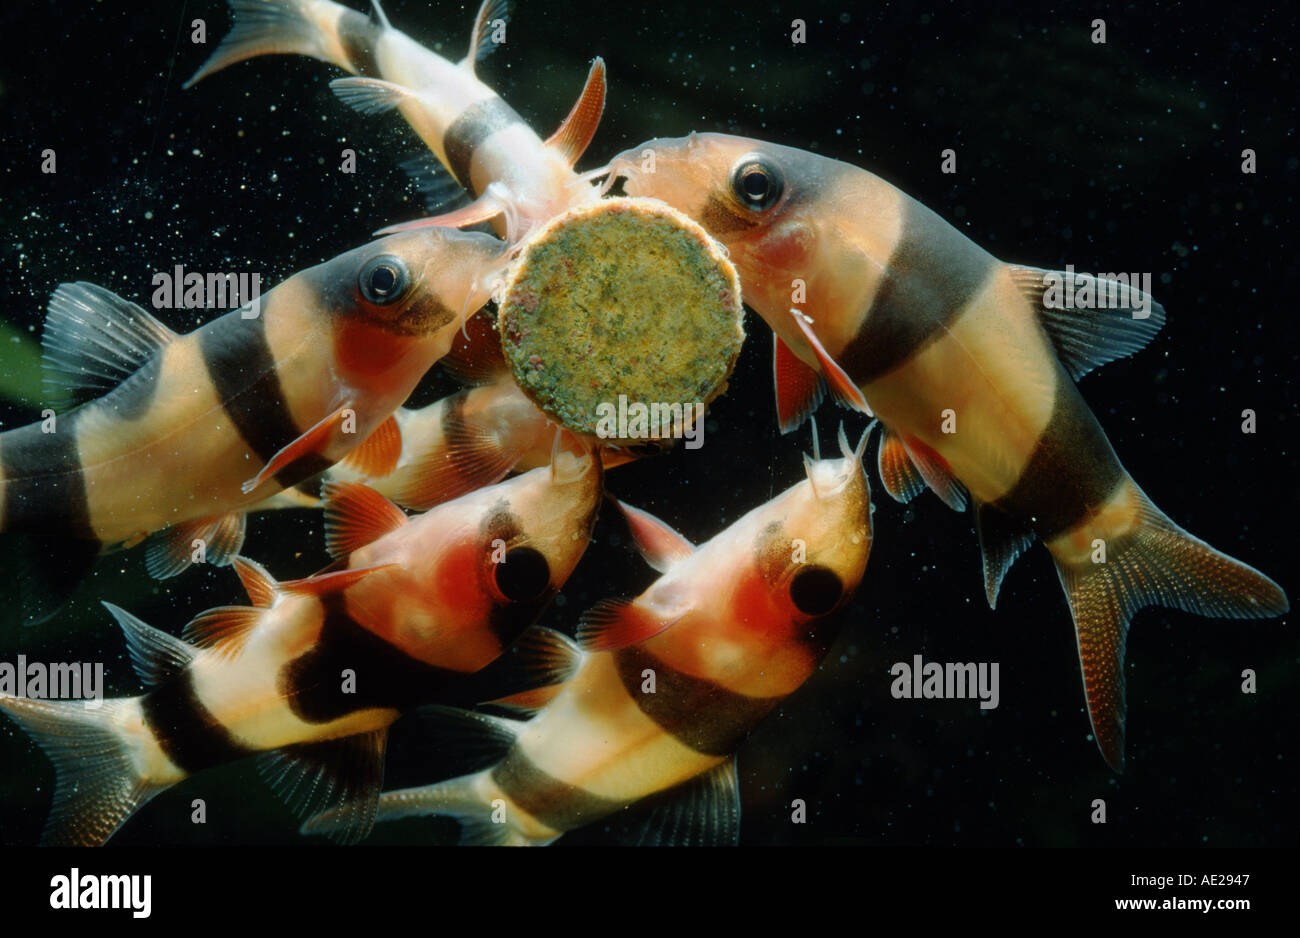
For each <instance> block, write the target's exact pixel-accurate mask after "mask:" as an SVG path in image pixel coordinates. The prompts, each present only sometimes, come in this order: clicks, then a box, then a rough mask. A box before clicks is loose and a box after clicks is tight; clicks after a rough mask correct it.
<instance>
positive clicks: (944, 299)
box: [838, 196, 999, 385]
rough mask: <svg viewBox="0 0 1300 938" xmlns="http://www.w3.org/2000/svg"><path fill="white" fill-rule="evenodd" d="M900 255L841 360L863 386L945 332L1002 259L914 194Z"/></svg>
mask: <svg viewBox="0 0 1300 938" xmlns="http://www.w3.org/2000/svg"><path fill="white" fill-rule="evenodd" d="M902 211H903V223H902V230H901V232H900V236H899V240H898V243H897V244H896V245H895V246H894V253H893V254H892V255H891V257H890V258H889V264H888V265H887V266H886V268H885V272H884V274H883V276H882V278H881V281H880V284H879V286H878V287H877V288H876V292H875V294H874V296H873V297H872V298H871V306H870V309H869V310H867V313H866V315H865V316H864V317H863V319H862V322H861V325H860V327H859V329H858V334H857V335H856V336H854V338H853V339H852V341H850V342H849V344H848V345H847V346H846V347H845V348H844V349H843V351H841V352H840V354H839V358H838V360H839V364H840V367H842V368H843V369H844V370H845V371H846V372H847V373H848V375H849V377H851V378H852V379H853V380H854V381H855V382H857V383H858V384H859V385H863V384H867V383H868V382H870V381H874V380H876V379H877V378H879V377H881V376H882V375H884V374H886V373H887V372H890V371H892V370H894V369H895V368H897V367H898V366H899V365H901V364H903V363H904V362H906V361H907V360H908V359H909V358H911V357H912V356H914V355H916V354H917V353H918V352H920V351H921V350H922V349H924V348H925V347H926V346H927V345H928V344H929V343H931V342H933V341H934V340H935V339H937V338H938V337H939V336H940V335H942V334H943V331H944V329H945V328H946V327H947V326H948V324H949V323H951V322H952V321H953V320H954V319H955V318H956V317H957V315H958V313H960V312H961V310H962V308H963V307H964V306H965V305H966V304H967V303H968V302H970V300H971V299H972V298H973V297H974V296H975V294H976V293H977V292H978V290H979V289H980V287H981V286H982V285H983V283H984V282H985V280H987V279H988V278H989V275H990V274H992V273H993V272H994V271H995V270H996V269H997V268H998V267H999V262H998V260H997V259H996V258H995V257H993V255H991V254H989V253H988V252H987V251H985V250H984V249H983V248H981V247H979V246H978V245H977V244H975V242H973V241H971V240H970V239H969V238H967V237H966V236H965V235H963V234H962V233H961V232H960V231H958V230H957V229H956V228H953V227H952V226H951V225H949V224H948V223H947V222H946V221H944V220H943V219H942V218H940V217H939V216H938V215H936V214H935V213H934V212H932V211H930V210H929V209H928V208H926V207H925V206H924V205H922V204H921V203H919V202H917V201H915V200H914V199H911V198H908V197H907V196H903V204H902Z"/></svg>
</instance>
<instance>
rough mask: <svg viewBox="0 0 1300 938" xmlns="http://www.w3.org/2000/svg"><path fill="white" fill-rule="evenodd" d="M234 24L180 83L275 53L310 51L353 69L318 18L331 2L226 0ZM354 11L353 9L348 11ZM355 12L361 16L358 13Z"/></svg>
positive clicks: (318, 56) (190, 81) (313, 56)
mask: <svg viewBox="0 0 1300 938" xmlns="http://www.w3.org/2000/svg"><path fill="white" fill-rule="evenodd" d="M227 2H228V3H229V4H230V12H231V13H232V14H233V15H234V17H235V25H234V26H232V27H231V28H230V33H229V34H228V35H227V36H226V38H225V39H223V40H222V42H221V45H219V46H218V47H217V49H216V51H215V52H213V53H212V56H211V57H210V58H209V59H208V60H207V61H206V62H204V63H203V67H202V68H200V69H199V70H198V71H197V72H195V73H194V75H193V77H191V78H190V80H189V81H187V82H186V83H185V84H184V85H183V86H182V87H184V88H189V87H190V86H191V85H194V84H195V83H197V82H198V81H200V80H202V79H204V78H206V77H207V76H209V75H211V74H212V73H213V72H219V71H221V70H222V69H223V68H225V67H226V66H227V65H234V64H235V63H236V62H242V61H244V60H245V59H251V58H254V57H255V56H259V55H274V54H276V53H286V54H298V55H309V56H311V57H312V58H314V59H320V60H321V61H324V62H331V63H333V64H334V65H337V66H339V67H340V68H345V69H347V70H348V71H355V69H354V68H353V66H352V64H351V63H350V62H349V61H347V59H346V57H345V56H346V53H345V52H344V50H343V48H342V46H341V45H340V44H339V43H338V42H337V41H333V37H331V36H330V34H329V33H328V32H327V29H326V26H325V25H324V24H323V22H321V21H320V20H318V19H317V16H318V13H317V11H318V10H323V9H324V8H327V7H329V6H335V5H334V4H322V3H317V2H316V0H227ZM348 12H353V11H348ZM354 15H356V16H358V18H360V15H359V14H355V13H354Z"/></svg>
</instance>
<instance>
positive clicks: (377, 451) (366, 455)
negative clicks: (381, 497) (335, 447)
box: [339, 416, 402, 479]
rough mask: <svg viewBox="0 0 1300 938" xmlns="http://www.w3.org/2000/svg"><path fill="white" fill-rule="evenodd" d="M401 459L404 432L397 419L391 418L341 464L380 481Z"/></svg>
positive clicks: (376, 428)
mask: <svg viewBox="0 0 1300 938" xmlns="http://www.w3.org/2000/svg"><path fill="white" fill-rule="evenodd" d="M401 458H402V430H401V428H400V427H398V425H397V418H396V417H392V416H390V417H389V418H388V419H387V420H385V421H384V422H383V423H381V424H380V425H379V426H377V427H375V429H374V430H373V431H372V432H371V434H370V436H368V437H366V438H365V439H364V440H362V442H361V445H360V446H358V447H357V448H356V449H354V450H353V451H352V452H350V453H348V454H347V455H346V456H344V457H343V458H342V459H341V460H339V463H340V464H341V465H344V466H347V467H348V468H349V469H351V470H353V471H354V472H359V473H360V474H361V475H364V476H369V477H370V478H372V479H379V478H383V477H384V476H386V475H388V474H389V473H391V472H392V471H393V470H394V469H396V468H397V462H398V460H400V459H401Z"/></svg>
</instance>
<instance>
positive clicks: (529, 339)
mask: <svg viewBox="0 0 1300 938" xmlns="http://www.w3.org/2000/svg"><path fill="white" fill-rule="evenodd" d="M498 325H499V327H500V330H501V343H502V347H503V348H504V350H505V356H506V361H507V362H508V363H509V365H510V368H511V370H512V371H513V372H514V376H515V380H516V381H517V382H518V383H519V386H520V387H521V388H523V389H524V391H525V393H527V394H528V395H529V396H530V397H531V398H532V399H533V400H534V401H535V402H536V403H537V406H538V407H540V408H541V409H542V410H543V411H545V412H546V413H547V414H548V415H549V416H551V417H552V418H553V419H555V420H556V421H557V422H559V423H560V424H562V425H563V426H565V427H566V428H568V429H570V430H573V431H575V432H577V433H582V434H588V435H591V436H597V437H601V438H602V439H605V440H607V441H609V442H611V443H617V444H620V445H626V444H629V443H635V442H637V441H638V440H645V439H656V438H658V439H663V438H667V437H672V436H676V435H680V431H681V426H680V420H681V419H682V418H677V417H676V416H675V415H676V414H677V413H682V414H684V415H686V416H685V417H684V419H686V420H688V421H689V420H690V419H692V416H691V415H698V414H700V413H702V410H703V405H705V404H708V403H709V402H710V401H711V400H713V399H714V398H715V397H717V396H718V395H719V394H721V393H722V392H723V391H724V390H725V389H726V382H727V378H728V376H729V375H730V374H731V370H732V368H733V367H734V366H735V363H736V358H737V356H738V355H739V354H740V347H741V344H742V343H743V341H744V338H745V331H744V326H743V307H742V305H741V299H740V280H739V278H738V277H737V276H736V269H735V267H734V266H732V264H731V262H730V261H729V260H728V259H727V257H726V255H725V254H723V252H722V249H721V248H720V246H719V245H718V244H717V242H716V241H714V240H713V239H712V238H711V237H709V235H708V234H707V233H706V232H705V231H704V229H703V228H701V227H700V226H699V225H698V224H696V223H695V222H694V221H692V220H691V219H690V218H689V217H687V216H686V215H684V214H682V213H681V212H679V211H677V210H676V209H673V208H671V207H669V206H668V205H665V204H664V203H662V202H660V201H658V200H656V199H640V198H637V199H633V198H612V199H605V200H603V201H601V202H597V203H595V204H593V205H586V206H582V207H580V208H575V209H571V210H569V211H567V212H565V213H563V214H561V215H559V216H557V217H556V218H555V219H553V220H552V221H551V222H549V223H548V224H547V225H546V226H545V227H544V228H542V229H541V230H539V231H538V232H537V233H536V234H535V235H533V236H532V237H530V238H529V239H528V241H527V242H526V244H525V247H524V248H523V251H522V252H521V254H520V257H519V260H518V261H517V262H516V263H515V265H514V266H513V268H512V270H511V273H510V279H509V282H508V283H507V285H506V291H505V294H504V298H503V301H502V302H501V306H500V313H499V319H498ZM654 405H658V407H655V406H654ZM672 405H681V406H680V408H679V409H677V410H671V408H672ZM697 405H698V409H697ZM640 407H644V408H645V410H646V411H648V412H649V415H650V420H649V424H650V425H649V426H647V424H646V421H645V420H641V421H640V422H638V420H637V417H638V415H639V414H640V413H642V411H641V410H640ZM669 413H672V414H673V415H674V418H673V419H675V420H677V421H678V424H677V425H676V426H665V424H667V423H669V420H668V419H667V415H668V414H669ZM620 415H621V417H620ZM656 415H659V418H660V419H658V420H657V421H656V419H655V416H656ZM611 417H613V418H614V419H613V420H612V421H611V419H610V418H611ZM611 431H613V432H611Z"/></svg>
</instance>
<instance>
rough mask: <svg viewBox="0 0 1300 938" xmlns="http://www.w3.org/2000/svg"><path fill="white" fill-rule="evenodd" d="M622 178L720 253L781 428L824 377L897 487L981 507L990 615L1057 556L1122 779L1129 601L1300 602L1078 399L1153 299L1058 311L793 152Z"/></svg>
mask: <svg viewBox="0 0 1300 938" xmlns="http://www.w3.org/2000/svg"><path fill="white" fill-rule="evenodd" d="M611 167H612V171H613V174H614V175H622V176H625V177H626V190H627V192H628V193H629V194H630V195H640V196H650V197H655V198H660V199H663V200H664V201H666V202H668V203H669V204H671V205H673V206H674V207H676V208H678V209H681V210H683V211H685V212H687V213H688V214H690V215H692V216H693V217H694V218H696V219H697V220H698V221H700V222H701V224H703V225H704V226H705V227H706V228H707V229H708V230H709V232H710V233H711V234H712V235H713V236H714V237H716V238H718V239H719V240H720V241H722V242H723V243H724V244H725V245H726V246H727V248H728V249H729V251H730V255H731V259H732V261H733V262H734V263H735V264H736V266H737V269H738V270H739V272H740V275H741V282H742V285H743V288H744V291H745V301H746V302H747V303H748V304H749V305H750V306H752V307H753V308H754V309H755V310H756V311H757V312H758V313H759V314H760V315H761V316H762V317H763V318H764V319H765V320H766V321H767V322H768V324H769V325H770V326H771V327H772V329H773V331H774V332H775V333H776V350H775V353H774V373H775V376H776V380H777V399H778V412H779V415H780V418H781V422H782V428H783V429H785V430H789V429H792V428H793V427H794V426H796V425H797V424H798V423H799V422H800V421H801V420H802V419H803V417H804V416H806V415H807V414H808V413H810V412H811V410H812V409H813V408H814V407H815V406H816V405H817V403H818V402H819V401H820V399H821V394H822V387H823V381H824V382H825V384H826V385H827V386H829V387H830V389H831V390H832V392H833V393H835V394H836V396H837V397H839V398H840V399H841V400H842V401H845V402H849V403H854V404H855V405H857V406H862V405H866V406H869V407H870V409H871V411H872V412H873V413H874V414H875V415H877V416H878V417H879V419H880V421H881V423H882V424H883V425H884V427H885V429H886V432H885V434H884V436H883V439H882V442H881V447H880V451H879V457H878V462H879V466H880V471H881V476H882V478H883V480H884V482H885V485H886V488H887V489H888V490H889V492H890V494H891V495H893V496H894V497H895V498H897V499H899V500H900V501H906V500H908V499H910V498H911V497H912V496H913V495H915V494H916V493H917V492H918V491H920V490H921V489H922V488H925V487H927V486H928V487H929V488H930V489H932V490H933V491H934V492H935V493H936V494H938V495H939V496H940V497H941V498H942V499H943V500H944V501H945V502H946V503H947V504H949V505H950V506H951V507H953V508H955V509H958V510H961V509H963V508H964V507H965V505H966V501H967V498H968V497H969V499H970V500H971V501H972V502H973V504H974V508H975V520H976V528H977V530H978V532H979V538H980V546H981V549H982V552H983V557H984V574H985V589H986V594H987V598H988V601H989V604H990V606H993V605H994V604H995V603H996V600H997V595H998V591H999V588H1000V586H1001V582H1002V579H1003V577H1004V576H1005V574H1006V572H1007V570H1008V569H1009V568H1010V566H1011V564H1012V563H1013V562H1014V560H1015V559H1016V557H1017V556H1019V554H1020V553H1021V552H1022V551H1023V550H1024V548H1025V547H1026V546H1028V544H1029V543H1030V542H1031V541H1032V540H1033V539H1034V538H1038V539H1040V540H1042V541H1043V542H1044V543H1045V544H1046V545H1047V548H1048V550H1049V551H1050V552H1051V554H1052V557H1053V560H1054V561H1055V562H1056V566H1057V570H1058V573H1059V574H1060V577H1061V583H1062V586H1063V587H1064V588H1065V591H1066V595H1067V597H1068V599H1069V602H1070V608H1071V612H1072V613H1073V616H1074V621H1075V626H1076V631H1077V636H1078V642H1079V655H1080V660H1081V663H1082V666H1083V677H1084V689H1085V694H1086V697H1087V701H1088V712H1089V716H1090V719H1091V721H1092V727H1093V731H1094V734H1095V736H1096V739H1097V743H1098V745H1099V747H1100V748H1101V751H1102V754H1103V756H1105V758H1106V761H1107V762H1108V763H1109V764H1110V765H1111V766H1112V767H1113V768H1115V769H1117V770H1119V769H1121V768H1122V766H1123V759H1124V756H1123V740H1124V712H1125V703H1124V673H1123V667H1124V648H1125V640H1126V636H1127V632H1128V625H1129V620H1130V618H1131V617H1132V615H1133V614H1134V613H1135V612H1136V611H1137V610H1138V609H1140V608H1142V607H1143V606H1146V605H1151V604H1155V603H1158V604H1161V605H1167V606H1173V607H1176V608H1180V609H1185V610H1188V611H1192V612H1200V613H1202V614H1206V615H1220V616H1230V617H1258V616H1271V615H1280V614H1282V613H1284V612H1286V611H1287V609H1288V608H1289V605H1288V602H1287V599H1286V596H1285V594H1284V593H1283V592H1282V590H1281V589H1280V588H1279V587H1278V585H1277V584H1276V583H1274V582H1273V581H1272V580H1270V579H1268V578H1267V577H1265V576H1263V575H1262V574H1260V573H1259V572H1258V571H1256V570H1254V569H1252V568H1250V567H1248V566H1246V565H1245V564H1242V563H1239V562H1238V561H1236V560H1233V559H1232V558H1230V557H1227V556H1226V555H1224V554H1222V553H1220V552H1218V551H1215V550H1213V549H1212V548H1210V547H1209V546H1208V545H1206V544H1204V543H1203V542H1201V541H1199V540H1197V539H1196V538H1194V537H1192V536H1191V535H1189V534H1187V533H1186V532H1185V531H1183V530H1182V529H1181V528H1179V527H1178V526H1177V525H1175V524H1174V523H1173V522H1172V521H1170V520H1169V518H1168V517H1166V516H1165V515H1164V514H1163V513H1162V512H1160V510H1159V509H1158V508H1156V507H1155V505H1154V504H1152V502H1151V501H1150V500H1149V499H1148V498H1147V496H1146V495H1145V494H1144V493H1143V492H1142V490H1141V489H1140V488H1139V487H1138V486H1137V484H1136V483H1135V482H1134V481H1133V479H1132V478H1131V477H1130V476H1129V475H1128V473H1127V472H1126V471H1125V470H1124V468H1123V466H1122V465H1121V464H1120V462H1119V459H1118V457H1117V456H1116V455H1115V452H1114V450H1113V449H1112V448H1111V445H1110V442H1109V441H1108V440H1107V438H1106V435H1105V432H1104V431H1103V430H1102V428H1101V426H1100V424H1099V423H1098V422H1097V420H1096V418H1095V417H1094V416H1093V414H1092V411H1091V410H1090V409H1089V408H1088V406H1087V404H1086V403H1085V402H1084V400H1083V398H1082V397H1081V396H1080V394H1079V392H1078V390H1077V389H1076V387H1075V380H1077V379H1078V378H1079V377H1080V376H1082V375H1083V374H1085V373H1087V372H1088V371H1089V370H1090V369H1092V368H1094V367H1096V366H1098V365H1101V364H1104V363H1105V362H1108V361H1111V360H1113V359H1115V358H1119V357H1122V356H1125V355H1129V354H1132V353H1133V352H1136V351H1137V350H1139V349H1141V348H1142V347H1143V346H1144V345H1145V344H1146V343H1147V342H1149V341H1150V339H1151V338H1152V337H1153V336H1154V335H1155V333H1156V332H1157V331H1158V330H1159V328H1160V326H1161V325H1162V324H1163V321H1164V316H1165V313H1164V309H1163V308H1162V307H1161V306H1160V305H1159V304H1158V303H1155V302H1154V301H1153V300H1152V299H1151V297H1150V296H1148V295H1147V294H1145V293H1144V292H1142V291H1140V290H1136V289H1132V290H1128V291H1126V292H1125V293H1123V294H1120V293H1119V291H1118V286H1119V284H1118V283H1117V282H1116V281H1114V280H1111V279H1101V280H1098V296H1100V295H1101V294H1102V292H1106V293H1107V294H1108V295H1109V296H1117V295H1118V296H1123V297H1127V301H1126V302H1125V303H1123V304H1120V305H1118V306H1110V307H1108V308H1102V309H1069V308H1060V306H1059V304H1055V305H1054V303H1053V300H1052V296H1051V293H1050V289H1051V284H1052V283H1053V278H1056V282H1059V281H1060V279H1061V277H1062V275H1058V274H1055V273H1054V272H1050V271H1043V270H1038V269H1035V268H1027V267H1018V266H1013V265H1008V264H1005V263H1003V262H1001V261H999V260H998V259H996V258H995V257H993V256H992V255H991V254H989V253H988V252H987V251H985V250H983V249H982V248H980V247H979V246H978V245H976V244H975V243H974V242H973V241H971V240H970V239H969V238H967V237H966V236H965V235H963V234H962V233H961V232H959V231H957V230H956V229H955V228H953V227H952V226H950V225H949V224H948V223H947V222H945V221H944V220H943V219H942V218H940V217H939V216H938V215H936V214H935V213H934V212H932V211H930V210H929V209H927V208H926V207H925V206H923V205H921V204H920V203H919V202H917V201H916V200H915V199H912V198H910V197H909V196H907V195H906V194H904V193H903V192H901V191H900V190H898V189H897V188H895V187H894V186H892V185H890V184H889V183H887V182H885V181H884V180H883V179H880V178H879V177H878V176H875V175H873V174H871V173H869V172H866V171H865V170H861V169H858V168H856V167H854V166H850V165H849V164H846V163H841V162H838V161H835V160H831V159H828V158H826V157H821V156H817V155H815V154H812V153H808V152H805V151H802V150H797V149H794V148H791V147H783V146H778V145H774V144H768V143H763V142H761V141H756V140H748V139H744V138H739V137H730V136H725V135H721V134H692V135H691V136H690V137H687V138H683V139H678V140H653V141H650V142H648V143H646V144H644V145H642V146H641V147H637V148H635V149H633V150H629V151H627V152H626V153H625V154H623V155H621V156H620V157H618V158H616V159H615V160H614V162H613V163H612V164H611ZM1125 286H1127V285H1125ZM1103 288H1104V291H1103ZM858 395H860V397H859V396H858ZM1103 558H1104V559H1103Z"/></svg>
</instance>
